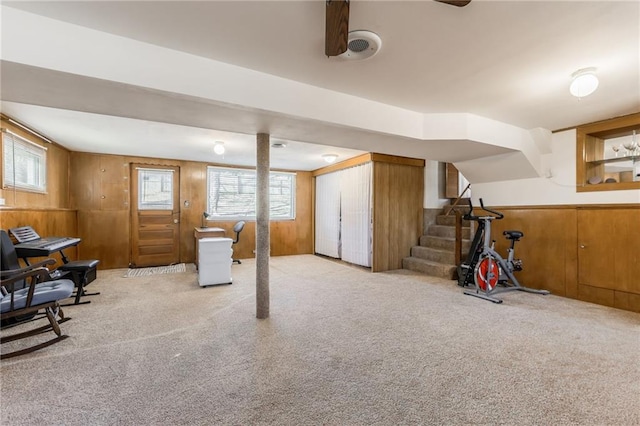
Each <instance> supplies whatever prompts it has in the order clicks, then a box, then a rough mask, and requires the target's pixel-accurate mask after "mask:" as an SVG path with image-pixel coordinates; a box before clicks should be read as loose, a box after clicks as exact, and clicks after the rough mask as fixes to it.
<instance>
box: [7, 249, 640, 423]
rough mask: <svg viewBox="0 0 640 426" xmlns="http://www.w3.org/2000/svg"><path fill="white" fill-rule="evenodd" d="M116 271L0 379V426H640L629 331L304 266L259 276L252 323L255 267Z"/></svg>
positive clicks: (627, 317)
mask: <svg viewBox="0 0 640 426" xmlns="http://www.w3.org/2000/svg"><path fill="white" fill-rule="evenodd" d="M125 271H126V270H108V271H99V273H98V280H97V281H96V282H94V283H92V284H91V285H90V287H89V288H90V289H93V290H99V291H101V292H102V294H101V295H99V296H94V297H92V298H91V300H92V301H93V302H92V303H91V304H88V305H80V306H73V307H67V308H65V313H66V314H67V315H68V316H70V317H72V318H73V319H72V320H71V321H68V322H66V323H64V324H62V328H63V331H64V332H65V333H67V334H68V335H69V336H70V337H69V338H68V339H66V340H64V341H62V342H60V343H57V344H55V345H53V346H51V347H48V348H45V349H42V350H40V351H38V352H35V353H33V354H29V355H26V356H22V357H19V358H12V359H6V360H2V361H1V362H0V370H1V373H2V382H1V395H0V403H1V411H2V414H1V419H0V420H1V424H2V425H227V424H229V425H255V424H273V425H319V424H322V425H403V424H407V425H408V424H425V425H434V424H436V425H439V424H442V425H466V424H486V425H488V424H491V425H494V424H504V425H639V424H640V315H639V314H636V313H631V312H625V311H621V310H616V309H611V308H607V307H604V306H598V305H593V304H589V303H584V302H580V301H575V300H570V299H566V298H562V297H557V296H553V295H550V296H540V295H533V294H527V293H522V292H513V293H507V294H504V295H503V298H504V303H503V304H501V305H496V304H493V303H490V302H487V301H484V300H481V299H477V298H474V297H470V296H465V295H463V294H462V291H461V289H460V288H459V287H457V286H456V285H455V283H454V282H452V281H445V280H441V279H437V278H429V277H424V276H420V275H417V274H415V273H411V272H407V271H393V272H389V273H377V274H372V273H369V272H368V271H365V270H363V269H362V268H359V267H353V266H349V265H345V264H342V263H339V262H333V261H330V260H326V259H322V258H319V257H316V256H310V255H308V256H288V257H273V258H271V270H270V276H271V279H270V281H271V317H270V318H269V319H267V320H257V319H255V262H254V261H253V260H246V261H243V263H242V264H241V265H233V267H232V275H233V284H232V285H224V286H216V287H207V288H201V287H199V286H198V285H197V276H196V274H195V273H193V272H185V273H177V274H165V275H153V276H145V277H134V278H123V274H124V272H125ZM188 271H189V269H188ZM29 326H30V327H32V326H34V324H31V325H29ZM21 327H24V326H21ZM14 331H18V329H17V328H14V329H8V330H2V334H3V335H5V333H8V332H14ZM49 334H50V335H51V336H52V335H53V334H51V333H49ZM47 337H49V336H48V335H47V336H38V337H37V338H34V339H32V340H30V341H26V340H22V341H19V342H15V343H14V342H10V343H6V344H3V345H2V350H3V352H5V351H10V350H15V349H16V348H17V347H19V346H20V345H24V344H25V343H36V342H37V339H43V338H47Z"/></svg>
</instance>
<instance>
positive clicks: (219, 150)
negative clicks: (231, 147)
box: [213, 142, 225, 155]
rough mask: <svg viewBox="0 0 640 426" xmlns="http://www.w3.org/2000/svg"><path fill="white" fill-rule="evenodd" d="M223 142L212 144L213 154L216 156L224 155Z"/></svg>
mask: <svg viewBox="0 0 640 426" xmlns="http://www.w3.org/2000/svg"><path fill="white" fill-rule="evenodd" d="M224 151H225V149H224V142H216V143H214V144H213V152H215V153H216V154H218V155H222V154H224Z"/></svg>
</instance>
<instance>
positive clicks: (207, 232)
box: [193, 228, 225, 268]
mask: <svg viewBox="0 0 640 426" xmlns="http://www.w3.org/2000/svg"><path fill="white" fill-rule="evenodd" d="M193 236H194V237H195V244H196V268H197V267H198V240H199V239H200V238H211V237H224V236H225V230H224V229H222V228H195V229H194V232H193Z"/></svg>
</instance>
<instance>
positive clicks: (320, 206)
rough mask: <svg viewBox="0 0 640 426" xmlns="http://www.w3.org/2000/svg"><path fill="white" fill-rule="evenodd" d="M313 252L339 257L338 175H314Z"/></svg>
mask: <svg viewBox="0 0 640 426" xmlns="http://www.w3.org/2000/svg"><path fill="white" fill-rule="evenodd" d="M315 252H316V253H318V254H323V255H325V256H330V257H335V258H338V259H339V258H340V175H339V173H337V172H336V173H327V174H325V175H320V176H318V177H316V248H315Z"/></svg>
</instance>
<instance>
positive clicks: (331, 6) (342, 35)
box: [324, 0, 349, 56]
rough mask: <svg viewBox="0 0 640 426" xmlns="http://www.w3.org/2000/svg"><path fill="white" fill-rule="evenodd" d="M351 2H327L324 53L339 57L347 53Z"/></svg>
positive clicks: (333, 0) (330, 0)
mask: <svg viewBox="0 0 640 426" xmlns="http://www.w3.org/2000/svg"><path fill="white" fill-rule="evenodd" d="M348 39H349V0H327V12H326V28H325V35H324V53H325V55H327V56H338V55H341V54H343V53H344V52H346V51H347V42H348Z"/></svg>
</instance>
